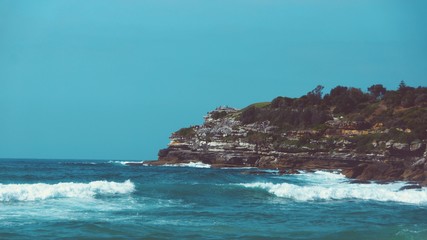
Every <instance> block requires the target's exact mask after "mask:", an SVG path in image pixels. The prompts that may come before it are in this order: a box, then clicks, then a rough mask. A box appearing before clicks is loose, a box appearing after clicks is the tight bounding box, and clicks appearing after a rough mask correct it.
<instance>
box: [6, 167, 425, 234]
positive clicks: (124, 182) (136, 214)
mask: <svg viewBox="0 0 427 240" xmlns="http://www.w3.org/2000/svg"><path fill="white" fill-rule="evenodd" d="M404 185H405V183H393V184H352V183H350V182H349V180H348V179H346V178H344V177H343V176H342V175H340V174H339V173H328V172H315V173H302V174H298V175H287V176H281V175H279V174H277V172H275V171H263V172H260V170H257V169H211V168H208V166H206V165H202V164H191V165H189V166H162V167H149V166H126V165H124V162H120V161H73V160H68V161H60V160H0V239H97V238H98V239H237V238H238V239H427V217H426V216H427V190H426V189H425V188H423V189H417V190H414V189H412V190H404V191H399V188H400V187H402V186H404Z"/></svg>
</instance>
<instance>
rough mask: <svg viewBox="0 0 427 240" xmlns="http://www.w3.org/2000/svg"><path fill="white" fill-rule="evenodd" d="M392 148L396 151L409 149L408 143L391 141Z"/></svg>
mask: <svg viewBox="0 0 427 240" xmlns="http://www.w3.org/2000/svg"><path fill="white" fill-rule="evenodd" d="M392 148H393V149H395V150H398V151H409V144H407V143H393V146H392Z"/></svg>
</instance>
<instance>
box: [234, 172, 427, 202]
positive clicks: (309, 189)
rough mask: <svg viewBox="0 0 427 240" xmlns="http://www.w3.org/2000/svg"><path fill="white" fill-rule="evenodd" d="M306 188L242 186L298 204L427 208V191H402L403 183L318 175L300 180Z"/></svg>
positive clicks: (283, 184) (319, 173)
mask: <svg viewBox="0 0 427 240" xmlns="http://www.w3.org/2000/svg"><path fill="white" fill-rule="evenodd" d="M299 178H300V179H301V180H303V179H304V180H307V181H304V182H305V183H304V185H301V186H300V185H297V184H291V183H272V182H254V183H242V184H239V185H241V186H244V187H246V188H258V189H263V190H266V191H268V192H269V193H271V194H273V195H275V196H277V197H281V198H287V199H291V200H295V201H327V200H341V199H358V200H369V201H381V202H400V203H409V204H423V205H424V204H427V189H426V188H421V189H407V190H400V189H401V188H402V187H403V186H405V185H406V184H405V183H403V182H397V183H390V184H376V183H371V184H353V183H349V182H348V180H346V179H345V177H344V176H343V175H341V174H337V173H326V172H316V173H314V174H313V173H312V174H306V173H304V174H301V176H299Z"/></svg>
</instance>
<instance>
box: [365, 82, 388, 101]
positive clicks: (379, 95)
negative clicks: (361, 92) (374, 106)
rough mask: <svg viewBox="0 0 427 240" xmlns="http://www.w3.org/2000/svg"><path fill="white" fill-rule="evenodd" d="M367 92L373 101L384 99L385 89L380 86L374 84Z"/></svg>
mask: <svg viewBox="0 0 427 240" xmlns="http://www.w3.org/2000/svg"><path fill="white" fill-rule="evenodd" d="M368 91H369V93H370V94H371V96H372V97H373V98H374V99H375V100H381V99H383V98H384V95H385V93H386V92H387V89H386V88H385V87H384V86H383V85H382V84H375V85H372V86H370V87H369V88H368Z"/></svg>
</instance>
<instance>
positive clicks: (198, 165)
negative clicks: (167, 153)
mask: <svg viewBox="0 0 427 240" xmlns="http://www.w3.org/2000/svg"><path fill="white" fill-rule="evenodd" d="M162 166H164V167H194V168H210V167H211V165H209V164H207V163H202V162H189V163H177V164H164V165H162Z"/></svg>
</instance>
